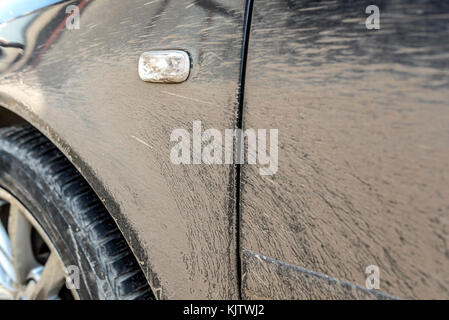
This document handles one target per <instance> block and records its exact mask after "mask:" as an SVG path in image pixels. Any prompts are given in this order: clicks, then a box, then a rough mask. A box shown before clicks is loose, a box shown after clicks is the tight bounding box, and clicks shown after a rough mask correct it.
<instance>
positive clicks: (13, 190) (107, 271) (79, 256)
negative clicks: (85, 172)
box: [0, 124, 154, 300]
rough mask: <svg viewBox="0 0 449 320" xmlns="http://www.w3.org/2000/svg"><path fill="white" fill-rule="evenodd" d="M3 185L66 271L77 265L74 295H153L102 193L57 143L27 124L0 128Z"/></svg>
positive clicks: (130, 297) (125, 297)
mask: <svg viewBox="0 0 449 320" xmlns="http://www.w3.org/2000/svg"><path fill="white" fill-rule="evenodd" d="M0 188H2V189H4V190H7V191H8V192H9V193H10V194H12V195H14V197H15V198H16V199H18V201H19V202H20V203H21V204H22V205H23V206H24V207H25V208H26V209H27V210H28V211H29V212H30V213H31V215H32V216H33V218H34V219H35V221H37V223H38V224H39V225H40V227H41V228H42V230H44V232H45V233H46V235H47V236H48V238H49V239H50V241H51V243H52V246H54V248H55V249H56V251H57V253H58V255H59V257H60V259H61V260H62V264H63V266H64V268H66V271H67V268H68V267H69V266H75V267H76V268H78V269H77V270H79V285H78V288H76V289H75V293H74V296H75V298H79V299H83V300H84V299H107V300H116V299H120V300H122V299H123V300H134V299H152V298H153V297H154V296H153V294H152V291H151V289H150V287H149V285H148V282H147V280H146V278H145V276H144V274H143V272H142V270H141V268H140V267H139V264H138V263H137V260H136V258H135V256H134V255H133V253H132V252H131V250H130V248H129V246H128V244H127V242H126V241H125V239H124V237H123V235H122V234H121V232H120V230H119V229H118V227H117V225H116V223H115V221H114V219H113V218H112V217H111V215H110V214H109V213H108V211H107V210H106V208H105V207H104V205H103V204H102V202H101V201H100V200H99V198H98V196H97V195H96V194H95V192H94V191H93V190H92V188H91V187H90V186H89V184H88V183H87V182H86V180H85V179H84V178H83V177H82V176H81V174H80V173H79V172H78V171H77V170H76V168H75V167H74V166H73V165H72V164H71V163H70V161H69V160H68V159H67V158H66V157H65V156H64V155H63V154H62V153H61V152H60V151H59V150H58V149H57V148H56V147H55V146H54V145H53V143H52V142H50V141H49V140H48V139H47V138H46V137H45V136H44V135H42V134H41V133H40V132H39V131H38V130H36V129H35V128H33V127H32V126H30V125H28V124H27V125H19V126H13V127H6V128H1V129H0ZM4 223H5V221H4ZM72 293H73V290H72ZM64 297H65V298H67V294H65V295H64ZM60 298H61V297H60Z"/></svg>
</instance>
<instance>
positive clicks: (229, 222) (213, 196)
mask: <svg viewBox="0 0 449 320" xmlns="http://www.w3.org/2000/svg"><path fill="white" fill-rule="evenodd" d="M70 4H76V5H78V6H79V8H80V14H81V15H80V28H79V29H72V30H70V29H68V28H67V27H66V21H67V17H68V15H67V13H66V8H67V6H68V5H70ZM245 5H246V2H245V1H242V0H233V1H170V0H163V1H148V0H147V1H143V0H142V1H132V2H131V1H119V0H116V1H84V0H83V1H75V2H64V3H58V4H55V5H53V6H49V7H45V8H43V9H42V10H39V11H33V13H32V14H29V15H24V16H22V17H21V18H18V19H16V20H14V21H12V22H10V23H8V24H7V25H6V26H3V29H0V37H1V36H2V35H3V34H4V35H6V34H8V32H7V31H6V30H9V31H10V30H11V29H8V28H14V29H15V30H14V31H16V32H17V30H20V32H21V33H22V36H21V38H22V39H23V43H22V45H23V48H22V49H21V50H22V51H21V52H18V53H17V56H16V57H15V58H13V59H10V60H8V61H7V63H6V62H5V64H3V65H2V72H3V76H2V79H1V84H0V104H1V106H2V107H4V108H7V109H9V110H12V111H13V112H15V113H17V114H19V115H20V116H22V117H23V118H24V119H26V120H27V121H28V122H30V123H31V124H33V125H34V126H36V127H37V128H38V129H39V130H40V131H42V132H43V133H44V134H45V135H47V136H48V137H49V138H50V139H51V140H52V141H53V142H54V143H55V144H56V145H57V146H58V147H59V148H60V149H61V150H62V151H63V152H64V153H65V154H66V155H67V157H68V158H69V159H70V160H71V161H72V162H73V163H74V164H75V166H76V167H77V168H78V169H79V170H80V172H81V173H82V174H83V175H84V177H85V178H86V179H87V180H88V182H89V183H90V184H91V185H92V187H93V188H94V190H95V191H96V192H97V194H98V195H99V197H100V199H101V200H102V201H103V202H104V204H105V206H106V207H107V209H108V210H109V211H110V213H111V214H112V216H113V217H114V218H115V219H116V221H117V224H118V226H119V227H120V229H121V230H122V232H123V233H124V235H125V237H126V239H127V240H128V242H129V244H130V246H131V248H132V249H133V251H134V253H135V254H136V256H137V259H138V261H139V263H140V264H141V266H142V269H143V270H144V272H145V274H146V276H147V277H148V279H149V282H150V285H151V286H152V288H153V291H154V292H155V295H156V297H157V298H161V299H167V298H171V299H173V298H194V299H197V298H228V299H233V298H238V297H239V287H238V274H237V247H236V237H235V234H236V233H235V226H236V221H235V212H236V209H235V205H236V204H235V168H234V166H231V165H229V166H205V165H191V166H179V165H175V164H173V163H172V162H171V161H170V150H171V148H172V146H173V145H174V142H171V141H170V133H171V132H172V130H174V129H176V128H184V129H186V130H191V128H192V122H193V121H194V120H201V121H202V122H203V126H204V127H212V128H218V129H222V128H223V129H224V128H234V127H235V125H236V113H237V109H238V102H237V99H238V90H239V82H240V65H241V51H242V50H241V47H242V37H243V24H244V11H245ZM19 24H22V25H21V28H18V27H17V25H19ZM9 49H11V50H12V49H13V48H9ZM158 49H181V50H185V51H187V52H188V53H189V54H190V56H191V59H192V70H191V73H190V77H189V79H188V81H186V82H184V83H182V84H176V85H169V84H151V83H145V82H143V81H142V80H140V79H139V76H138V73H137V67H138V59H139V56H140V55H141V53H142V52H145V51H149V50H158ZM5 50H6V48H3V51H5ZM7 56H8V55H6V54H5V55H3V56H2V59H3V58H5V59H6V57H7ZM4 61H5V60H4Z"/></svg>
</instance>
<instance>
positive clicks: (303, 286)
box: [240, 0, 449, 299]
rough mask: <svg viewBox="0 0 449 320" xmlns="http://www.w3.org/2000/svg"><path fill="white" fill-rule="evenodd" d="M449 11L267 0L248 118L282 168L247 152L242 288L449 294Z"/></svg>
mask: <svg viewBox="0 0 449 320" xmlns="http://www.w3.org/2000/svg"><path fill="white" fill-rule="evenodd" d="M373 5H374V6H373ZM448 13H449V5H448V3H447V2H442V1H404V0H392V1H309V0H305V1H281V0H273V1H272V0H256V1H255V2H254V10H253V15H252V25H251V32H250V40H249V47H248V60H247V73H246V83H245V85H246V87H245V106H244V117H243V127H244V129H249V128H253V129H266V130H267V131H266V133H265V134H266V139H267V141H268V140H269V130H270V129H276V130H278V170H277V172H275V173H274V174H271V175H262V174H261V173H260V171H259V168H260V167H264V166H266V165H264V164H260V163H258V165H250V164H245V165H243V166H242V187H241V238H240V243H241V249H242V281H243V282H242V291H243V297H245V298H307V299H311V298H332V299H339V298H389V297H399V298H448V296H449V255H448V252H449V251H448V243H449V220H448V208H449V193H448V192H449V191H448V190H449V175H448V172H449V171H448V170H447V168H448V166H449V144H448V141H449V129H448V128H449V127H448V125H447V124H448V122H449V108H448V101H449V90H447V88H448V85H449V73H448V71H449V70H448V66H449V64H448V56H447V52H449V42H448V41H441V40H442V39H448V36H449V34H448V28H447V23H448V18H447V17H448ZM274 142H276V141H274ZM259 151H260V150H259Z"/></svg>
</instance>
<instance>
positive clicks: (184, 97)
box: [161, 90, 214, 105]
mask: <svg viewBox="0 0 449 320" xmlns="http://www.w3.org/2000/svg"><path fill="white" fill-rule="evenodd" d="M161 92H163V93H166V94H169V95H171V96H175V97H178V98H183V99H187V100H192V101H196V102H200V103H204V104H208V105H214V104H213V103H210V102H207V101H203V100H198V99H194V98H189V97H186V96H181V95H179V94H175V93H171V92H168V91H164V90H161Z"/></svg>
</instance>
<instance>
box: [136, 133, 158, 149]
mask: <svg viewBox="0 0 449 320" xmlns="http://www.w3.org/2000/svg"><path fill="white" fill-rule="evenodd" d="M131 138H133V139H134V140H136V141H137V142H140V143H141V144H143V145H145V146H147V147H148V148H150V149H153V147H152V146H150V145H149V144H148V143H146V142H145V141H143V140H142V139H140V138H137V137H136V136H131Z"/></svg>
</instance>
